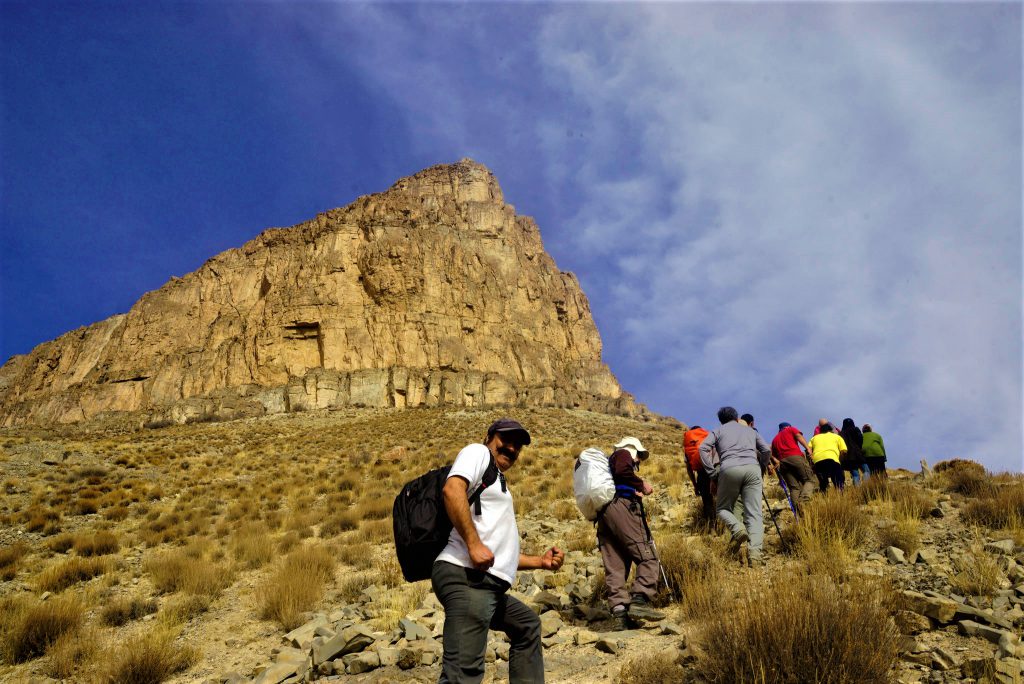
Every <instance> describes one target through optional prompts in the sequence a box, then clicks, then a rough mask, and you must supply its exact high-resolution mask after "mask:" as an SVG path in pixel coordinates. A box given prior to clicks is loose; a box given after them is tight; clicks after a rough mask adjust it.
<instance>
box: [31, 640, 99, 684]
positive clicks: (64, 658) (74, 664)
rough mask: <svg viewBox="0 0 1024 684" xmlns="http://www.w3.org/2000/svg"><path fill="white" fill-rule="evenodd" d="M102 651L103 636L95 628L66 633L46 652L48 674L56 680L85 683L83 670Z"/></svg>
mask: <svg viewBox="0 0 1024 684" xmlns="http://www.w3.org/2000/svg"><path fill="white" fill-rule="evenodd" d="M101 650H102V636H101V635H100V633H99V631H98V630H96V629H95V628H92V627H86V628H84V629H81V630H76V631H71V632H65V633H64V634H63V635H61V637H60V638H59V639H57V641H56V642H54V644H53V646H51V647H50V648H49V649H48V650H47V651H46V655H47V659H48V661H49V662H48V663H47V664H46V666H45V670H46V673H47V674H48V675H50V676H51V677H54V678H56V679H70V680H72V681H84V680H86V677H84V676H83V674H84V672H83V670H84V669H85V668H86V667H87V666H88V664H89V663H90V662H92V661H93V660H94V659H95V658H96V654H97V653H99V652H100V651H101Z"/></svg>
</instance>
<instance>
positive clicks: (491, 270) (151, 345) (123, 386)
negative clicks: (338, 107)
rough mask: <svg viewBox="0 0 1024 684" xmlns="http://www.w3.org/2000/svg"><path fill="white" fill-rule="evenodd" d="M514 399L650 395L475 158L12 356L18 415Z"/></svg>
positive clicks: (253, 244) (219, 262)
mask: <svg viewBox="0 0 1024 684" xmlns="http://www.w3.org/2000/svg"><path fill="white" fill-rule="evenodd" d="M501 404H520V405H527V406H533V405H535V406H562V405H564V406H575V407H582V408H589V409H594V410H599V411H604V412H614V413H625V414H636V413H637V412H642V411H643V408H642V407H638V406H637V405H635V404H634V403H633V400H632V398H631V397H630V396H629V395H628V394H625V393H624V392H623V391H622V389H621V387H620V386H619V384H618V382H617V381H616V379H615V378H614V376H613V375H612V374H611V372H610V371H609V369H608V368H607V366H605V365H604V364H603V363H602V362H601V341H600V337H599V335H598V332H597V329H596V327H595V325H594V321H593V318H592V316H591V314H590V307H589V304H588V302H587V299H586V297H585V296H584V294H583V293H582V291H581V290H580V287H579V284H578V282H577V280H576V278H575V277H574V276H573V275H572V274H571V273H566V272H562V271H559V270H558V268H557V266H556V265H555V263H554V261H553V260H552V259H551V257H550V256H548V254H547V253H546V252H545V251H544V248H543V244H542V242H541V238H540V231H539V230H538V228H537V226H536V224H535V223H534V222H533V220H532V219H531V218H529V217H525V216H519V215H517V214H516V212H515V209H514V208H513V207H512V206H511V205H508V204H506V203H505V202H504V197H503V195H502V192H501V188H500V186H499V185H498V182H497V179H495V177H494V174H492V173H491V172H490V170H488V169H487V168H486V167H485V166H483V165H481V164H478V163H476V162H474V161H472V160H469V159H463V160H461V161H459V162H457V163H455V164H447V165H438V166H433V167H431V168H428V169H425V170H423V171H420V172H419V173H416V174H414V175H412V176H409V177H407V178H403V179H401V180H399V181H398V182H396V183H395V184H394V185H393V186H392V187H391V188H390V189H388V190H387V191H385V192H382V193H378V194H374V195H369V196H365V197H360V198H359V199H357V200H356V201H354V202H353V203H351V204H349V205H348V206H346V207H343V208H340V209H334V210H331V211H327V212H325V213H323V214H320V215H318V216H316V217H315V218H313V219H312V220H310V221H307V222H305V223H302V224H299V225H296V226H293V227H291V228H274V229H269V230H266V231H264V232H263V233H261V234H260V235H258V236H257V237H256V238H254V239H253V240H251V241H249V242H248V243H246V244H245V245H243V246H241V247H240V248H238V249H232V250H228V251H227V252H224V253H222V254H219V255H217V256H215V257H213V258H211V259H210V260H209V261H207V262H206V263H205V264H204V265H203V266H202V267H201V268H199V269H198V270H197V271H195V272H193V273H190V274H188V275H186V276H184V277H182V278H171V280H170V281H168V282H167V284H165V285H164V286H163V287H161V288H160V289H158V290H155V291H153V292H149V293H147V294H145V295H144V296H143V297H142V298H141V299H139V301H138V302H136V304H135V305H134V306H133V307H132V308H131V310H130V311H129V312H128V313H126V314H121V315H117V316H113V317H111V318H108V319H106V320H104V321H100V322H98V323H95V324H93V325H91V326H87V327H84V328H80V329H78V330H75V331H72V332H69V333H67V334H65V335H63V336H61V337H59V338H57V339H56V340H52V341H50V342H46V343H43V344H41V345H39V346H38V347H36V348H35V349H34V350H32V352H31V353H30V354H27V355H24V356H17V357H13V358H12V359H11V360H9V361H8V362H7V363H6V364H5V365H4V366H3V368H0V423H2V424H3V425H15V424H20V423H26V422H51V421H58V422H72V421H78V420H83V419H88V418H91V417H93V416H96V415H98V414H101V413H104V412H108V411H142V412H145V413H146V414H148V415H150V416H152V417H153V418H154V419H158V420H169V421H174V422H183V421H187V420H198V419H205V418H230V417H243V416H252V415H262V414H265V413H280V412H287V411H298V410H307V409H314V408H332V407H340V406H381V407H387V406H394V407H411V406H435V405H455V406H468V407H479V406H490V405H501Z"/></svg>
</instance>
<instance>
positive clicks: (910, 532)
mask: <svg viewBox="0 0 1024 684" xmlns="http://www.w3.org/2000/svg"><path fill="white" fill-rule="evenodd" d="M897 510H898V512H897V513H896V518H895V520H893V521H892V524H891V525H886V526H884V527H879V528H878V530H877V534H878V542H879V543H880V544H881V545H882V548H883V549H884V548H888V547H890V546H895V547H896V548H898V549H902V550H903V551H904V552H906V553H908V554H910V553H913V552H914V551H917V549H918V548H920V546H921V521H920V519H918V517H917V516H916V515H915V514H913V513H909V512H907V511H906V510H899V509H897Z"/></svg>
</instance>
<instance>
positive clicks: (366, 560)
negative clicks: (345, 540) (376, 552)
mask: <svg viewBox="0 0 1024 684" xmlns="http://www.w3.org/2000/svg"><path fill="white" fill-rule="evenodd" d="M338 560H340V561H341V562H342V563H345V564H346V565H352V566H354V567H356V568H358V569H360V570H368V569H370V568H372V567H373V565H374V558H373V547H372V546H370V545H369V544H368V543H366V542H359V543H356V544H345V545H344V546H342V547H341V548H340V549H338Z"/></svg>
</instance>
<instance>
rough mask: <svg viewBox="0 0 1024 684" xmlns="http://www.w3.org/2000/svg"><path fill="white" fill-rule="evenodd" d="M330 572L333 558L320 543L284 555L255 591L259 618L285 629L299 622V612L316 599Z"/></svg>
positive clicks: (312, 604)
mask: <svg viewBox="0 0 1024 684" xmlns="http://www.w3.org/2000/svg"><path fill="white" fill-rule="evenodd" d="M333 574H334V557H333V555H332V554H331V552H330V551H328V550H327V549H326V548H324V547H322V546H310V547H305V548H301V549H298V550H296V551H293V552H292V553H290V554H288V555H287V556H286V557H285V558H284V560H283V561H282V562H281V564H280V566H279V567H278V569H277V571H276V572H275V573H274V574H273V576H272V577H270V578H269V580H268V581H267V582H266V583H265V584H264V585H263V587H262V589H261V590H260V592H259V597H258V601H259V604H260V617H261V618H263V619H265V620H275V621H277V622H278V623H279V624H280V625H281V626H282V627H284V628H285V629H287V630H292V629H294V628H295V627H298V626H299V625H300V624H301V623H302V613H303V612H305V611H307V610H309V609H311V608H312V607H313V606H314V605H316V602H317V601H319V600H320V597H321V595H322V594H323V590H324V585H326V583H327V582H328V580H330V579H331V577H332V576H333Z"/></svg>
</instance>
